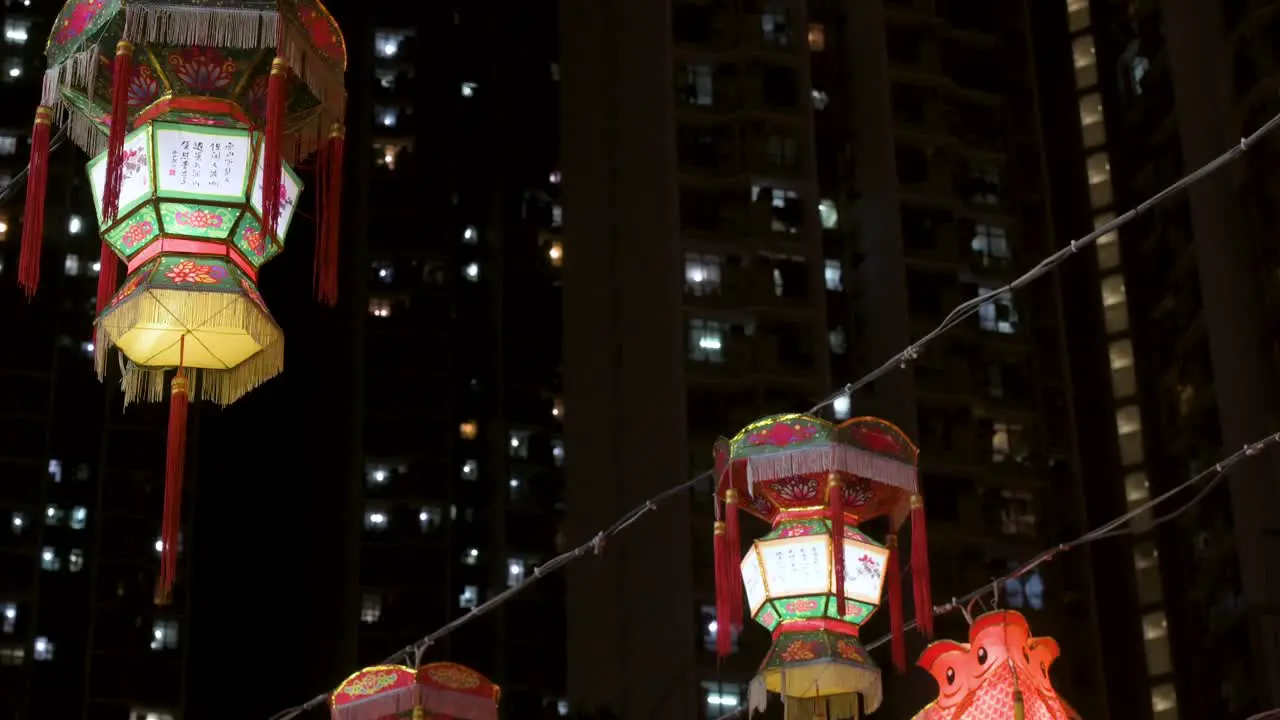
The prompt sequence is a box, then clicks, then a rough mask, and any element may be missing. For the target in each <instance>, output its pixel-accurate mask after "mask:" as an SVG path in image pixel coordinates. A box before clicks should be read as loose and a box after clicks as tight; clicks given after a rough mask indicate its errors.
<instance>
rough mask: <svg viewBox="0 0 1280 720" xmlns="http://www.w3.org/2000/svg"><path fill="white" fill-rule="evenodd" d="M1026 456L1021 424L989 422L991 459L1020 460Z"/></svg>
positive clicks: (996, 460) (997, 460) (998, 460)
mask: <svg viewBox="0 0 1280 720" xmlns="http://www.w3.org/2000/svg"><path fill="white" fill-rule="evenodd" d="M1026 457H1027V443H1026V438H1025V437H1024V436H1023V433H1022V425H1020V424H1017V423H1006V422H993V423H991V461H992V462H1004V461H1005V460H1013V461H1015V462H1022V461H1024V460H1026Z"/></svg>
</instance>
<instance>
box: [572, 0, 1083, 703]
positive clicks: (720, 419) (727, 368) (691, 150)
mask: <svg viewBox="0 0 1280 720" xmlns="http://www.w3.org/2000/svg"><path fill="white" fill-rule="evenodd" d="M979 5H981V7H978V6H979ZM1027 28H1028V16H1027V13H1026V7H1025V6H1024V4H1023V3H1020V2H1007V3H999V8H995V7H991V4H989V3H988V4H982V3H968V2H942V1H941V0H939V1H938V2H933V1H931V0H920V1H914V0H903V1H897V2H881V1H875V2H863V1H861V0H859V1H858V2H816V1H815V2H801V1H799V0H796V1H785V0H780V1H778V2H769V1H760V2H754V1H753V2H740V3H715V2H699V1H697V0H678V1H676V2H670V3H668V2H661V3H645V2H619V3H611V4H600V3H590V2H579V1H578V0H566V1H565V2H563V3H561V39H562V66H563V87H562V93H563V103H562V107H563V108H564V111H563V113H564V126H563V131H562V137H563V138H564V140H563V157H564V163H563V164H564V178H565V227H566V241H565V242H566V244H565V300H564V305H565V368H566V396H567V405H568V407H569V408H570V411H571V413H570V415H569V416H568V418H567V419H566V432H567V442H568V447H569V450H570V457H569V460H568V463H567V472H568V479H567V485H568V488H567V494H568V497H569V517H568V526H569V528H570V530H571V535H572V537H573V539H574V540H575V541H583V540H586V539H589V538H590V537H591V535H592V534H593V533H594V532H595V531H597V530H598V529H599V528H600V526H601V525H602V522H601V520H602V519H603V518H601V514H604V515H605V516H606V517H612V516H616V515H620V514H621V513H623V512H624V511H626V510H627V509H629V508H630V507H632V506H634V505H635V504H636V503H639V502H642V501H643V500H644V499H645V498H646V497H649V496H652V495H654V494H656V493H658V492H659V491H661V490H662V489H665V488H666V487H669V486H670V485H672V484H674V483H676V482H678V481H679V480H680V479H681V478H687V477H690V476H691V475H692V474H693V473H695V472H698V471H702V470H705V469H706V468H707V467H708V466H709V465H710V455H709V450H710V447H711V444H712V442H713V441H714V439H715V437H716V436H717V435H720V434H730V433H733V432H735V431H736V430H737V429H738V428H740V427H742V426H743V425H745V424H746V423H748V422H750V421H751V420H753V419H755V418H757V417H760V416H763V415H766V414H770V413H778V412H794V411H799V410H803V409H804V408H807V407H809V406H811V405H812V404H813V403H814V402H815V401H817V400H819V399H820V398H822V397H824V396H825V395H826V394H827V393H828V392H829V391H830V389H831V388H832V387H833V385H835V384H842V383H845V382H848V381H849V380H851V379H853V378H856V377H858V375H859V374H861V373H863V372H865V371H868V370H870V369H872V368H873V367H875V366H877V365H879V364H880V363H881V362H883V361H884V360H885V359H887V358H888V357H890V356H892V355H893V354H895V353H897V352H898V351H900V350H902V349H903V348H904V347H906V346H907V345H908V343H909V342H910V341H911V340H912V339H913V338H916V337H919V336H920V335H922V334H923V333H924V332H926V331H927V330H929V329H932V327H934V326H935V325H937V324H938V323H939V322H940V321H941V320H942V319H943V317H944V316H945V314H946V313H947V312H948V311H949V310H950V309H951V308H953V307H955V306H956V305H959V304H960V303H961V302H963V301H965V300H968V299H971V298H973V297H975V296H977V295H978V294H980V293H982V292H983V291H985V290H988V289H992V288H997V287H1000V286H1001V285H1002V284H1003V283H1005V282H1008V281H1009V280H1011V279H1013V278H1014V277H1016V275H1017V274H1018V273H1020V272H1022V271H1025V270H1026V269H1028V268H1029V267H1031V266H1032V265H1033V264H1034V263H1035V262H1037V261H1038V260H1039V259H1040V258H1041V257H1043V256H1044V255H1047V254H1048V253H1049V252H1051V251H1052V249H1053V247H1054V246H1053V243H1052V242H1051V241H1050V240H1051V237H1052V236H1051V235H1050V233H1049V230H1050V229H1051V227H1052V225H1053V223H1052V221H1051V214H1050V206H1049V202H1048V191H1049V187H1048V184H1047V179H1048V176H1047V174H1046V172H1045V161H1044V150H1045V147H1046V145H1047V144H1048V143H1047V142H1046V141H1045V140H1044V138H1043V137H1042V134H1041V123H1040V120H1039V117H1040V109H1039V105H1038V102H1037V92H1036V91H1037V89H1038V87H1037V82H1036V77H1035V75H1034V73H1033V72H1032V68H1033V64H1032V62H1031V56H1032V53H1031V46H1030V45H1029V43H1028V38H1027ZM1062 316H1063V308H1062V307H1061V305H1060V303H1059V298H1058V289H1057V287H1056V285H1055V284H1054V283H1053V282H1052V281H1050V280H1048V279H1046V280H1042V281H1041V282H1039V283H1038V284H1034V285H1032V286H1030V287H1028V288H1026V289H1025V290H1023V291H1021V292H1019V293H1018V294H1017V295H1016V296H1014V297H1013V298H1012V299H1001V300H999V301H994V302H990V303H987V304H986V305H984V306H983V307H982V308H981V310H980V312H979V313H978V314H977V317H975V318H974V319H972V320H971V321H969V322H967V323H966V324H965V325H964V326H962V327H959V328H956V329H955V330H954V331H953V332H951V333H950V334H948V335H946V336H944V337H943V338H942V339H940V340H939V341H938V342H937V343H936V344H935V345H931V346H930V347H929V348H928V349H927V350H926V351H925V352H924V353H923V355H922V356H921V358H920V359H919V360H918V361H917V362H914V363H911V365H910V368H909V370H907V371H904V372H898V373H896V374H892V375H890V376H887V377H886V378H884V379H882V380H880V381H878V382H877V383H875V385H874V386H873V387H870V388H867V389H866V390H864V391H863V392H861V393H859V394H858V396H856V397H853V398H842V399H840V400H838V401H837V402H836V403H834V405H833V406H832V407H830V408H829V409H828V410H827V411H826V413H827V414H828V416H829V417H834V418H835V419H845V418H848V417H851V416H854V415H864V414H876V415H880V416H882V417H885V418H887V419H890V420H892V421H893V422H895V423H897V424H899V425H900V426H902V427H903V428H904V429H906V430H907V431H908V433H909V434H911V435H912V436H914V437H915V438H917V439H918V441H919V443H920V445H921V447H922V453H921V467H922V472H923V477H924V488H925V495H926V498H927V505H928V507H929V518H930V532H931V540H932V543H931V546H930V547H931V556H932V565H933V567H934V568H935V577H934V589H935V593H936V597H937V599H938V601H939V602H941V600H942V599H943V598H948V597H951V596H952V595H960V594H963V593H966V592H968V591H970V590H972V589H973V588H975V587H978V586H981V585H983V584H984V583H987V584H989V583H990V582H991V578H992V577H998V576H999V575H1001V574H1003V573H1005V572H1008V571H1009V570H1010V569H1011V567H1012V566H1013V564H1014V563H1017V562H1020V561H1023V560H1025V559H1027V558H1029V557H1031V556H1033V555H1034V554H1035V553H1037V552H1038V551H1039V550H1041V549H1043V548H1045V547H1047V546H1050V545H1052V544H1053V543H1055V542H1057V541H1059V540H1061V539H1066V538H1070V537H1074V536H1075V535H1078V534H1079V533H1081V532H1083V531H1084V529H1085V528H1084V519H1085V518H1084V512H1083V502H1082V496H1081V494H1080V490H1081V484H1080V481H1079V478H1080V463H1079V462H1078V458H1077V453H1076V444H1075V442H1074V429H1073V427H1072V424H1071V422H1070V420H1069V416H1068V410H1069V403H1068V401H1067V398H1066V393H1067V388H1068V384H1067V381H1068V380H1069V377H1068V374H1067V368H1066V365H1065V363H1064V361H1063V355H1064V342H1065V337H1066V336H1065V334H1064V332H1063V324H1062ZM601 477H608V478H611V479H612V482H604V483H602V482H601V480H600V479H601ZM686 524H688V525H689V526H690V527H691V530H690V531H689V532H688V534H686V531H685V527H686ZM710 526H711V507H710V488H709V486H706V485H703V486H700V487H697V488H695V489H694V491H693V492H691V493H690V494H689V495H688V496H687V497H680V498H671V499H668V500H667V501H665V502H664V504H663V506H662V508H661V509H660V510H659V511H658V513H655V514H654V515H651V516H647V517H646V518H645V519H643V520H641V521H640V522H638V523H637V524H636V525H634V526H633V527H632V528H631V529H630V530H629V531H628V533H627V534H626V535H625V536H623V537H621V538H619V539H617V540H615V541H613V542H611V543H610V545H609V546H608V549H607V550H606V553H607V554H608V555H609V559H608V561H607V562H602V563H591V562H585V563H580V564H578V565H575V566H574V567H573V568H571V569H570V570H569V573H570V580H569V618H570V622H569V668H570V673H569V692H570V698H571V702H572V703H573V704H574V705H575V706H581V707H582V708H583V709H590V708H599V707H609V708H611V709H612V710H613V711H614V712H615V713H616V714H618V716H619V717H626V718H632V717H636V718H638V717H647V716H649V715H651V714H653V713H662V714H665V715H669V716H673V717H710V718H714V717H719V716H721V715H724V714H727V713H729V712H732V711H734V710H738V709H741V708H742V705H743V704H744V703H745V684H746V682H747V681H748V680H749V679H750V677H751V676H752V675H753V674H754V670H755V667H754V664H755V661H756V659H757V658H759V657H760V656H761V654H762V653H763V651H764V649H765V647H766V645H767V643H768V637H767V634H766V633H764V632H763V631H762V630H760V629H759V628H755V627H752V628H748V629H747V630H746V631H745V632H744V633H743V634H742V636H741V637H740V638H738V644H739V646H740V648H739V649H740V652H739V653H738V655H736V656H735V657H733V658H731V659H730V660H729V661H728V662H727V663H725V664H723V665H721V666H719V667H717V665H716V663H715V660H714V658H713V655H712V640H713V638H714V634H715V632H716V628H715V627H714V626H713V625H712V624H711V623H710V622H709V621H710V619H711V612H710V605H711V603H712V588H711V580H712V570H711V557H710V543H709V538H710ZM756 529H757V530H758V529H759V528H756ZM1090 569H1091V566H1090V564H1089V562H1088V555H1087V554H1086V553H1076V554H1075V555H1069V556H1066V557H1063V558H1061V559H1059V560H1058V561H1056V562H1054V563H1050V564H1047V565H1045V566H1043V567H1042V568H1040V569H1039V570H1038V571H1037V572H1035V573H1032V574H1030V575H1028V576H1025V577H1023V578H1021V579H1020V580H1019V581H1017V582H1014V583H1009V584H1007V585H1006V586H1004V587H1001V588H998V589H999V590H1000V594H1001V598H1000V603H1001V606H1002V607H1010V606H1013V607H1020V608H1022V609H1024V610H1025V611H1026V612H1028V613H1029V614H1030V616H1031V621H1032V624H1033V627H1034V628H1035V630H1036V632H1038V633H1043V634H1055V635H1057V636H1058V637H1059V638H1060V639H1061V640H1062V642H1063V644H1064V653H1063V660H1062V661H1060V666H1059V669H1058V670H1057V673H1056V677H1057V678H1058V684H1059V687H1060V688H1061V690H1062V691H1063V692H1064V693H1066V694H1067V695H1068V696H1069V697H1071V698H1072V699H1073V702H1074V703H1075V704H1076V705H1077V707H1078V709H1079V710H1080V711H1081V712H1082V713H1083V714H1084V715H1085V716H1096V715H1099V714H1101V713H1104V712H1105V708H1106V707H1107V698H1106V695H1105V693H1102V692H1099V691H1098V688H1100V687H1102V684H1103V683H1102V679H1101V675H1100V672H1099V667H1098V663H1099V658H1100V644H1099V639H1098V636H1097V634H1096V632H1095V627H1096V618H1097V613H1096V608H1095V596H1096V592H1095V588H1094V586H1093V582H1092V578H1091V574H1090ZM987 604H988V606H989V605H990V602H989V600H988V601H987ZM885 630H887V627H886V626H885V624H884V622H883V621H873V622H872V624H871V626H870V627H869V628H868V629H867V637H868V639H869V640H870V639H874V638H875V637H876V635H877V631H885ZM942 631H943V632H945V633H947V634H950V635H957V634H963V632H964V624H963V621H962V620H960V619H959V616H958V615H952V616H948V617H947V618H945V619H944V620H943V621H942ZM601 644H603V645H604V646H606V647H609V648H611V649H612V651H613V652H612V653H610V654H609V656H608V657H607V658H600V657H599V656H598V652H599V648H600V646H601ZM915 649H917V650H918V649H920V646H917V647H916V648H915ZM880 660H881V661H882V662H885V663H886V664H887V657H880ZM887 682H888V683H889V687H888V688H887V689H886V698H887V699H888V703H889V704H887V705H886V706H885V708H884V709H883V710H882V711H881V712H884V713H886V714H887V715H889V716H897V715H905V714H907V713H908V712H910V711H914V710H918V709H919V708H920V707H922V706H923V705H924V704H925V703H926V702H928V700H929V699H930V697H931V696H932V691H933V688H932V682H931V681H930V680H928V678H927V677H924V676H923V675H922V674H919V673H916V674H913V675H910V676H908V677H907V678H905V679H900V678H896V677H891V678H888V679H887Z"/></svg>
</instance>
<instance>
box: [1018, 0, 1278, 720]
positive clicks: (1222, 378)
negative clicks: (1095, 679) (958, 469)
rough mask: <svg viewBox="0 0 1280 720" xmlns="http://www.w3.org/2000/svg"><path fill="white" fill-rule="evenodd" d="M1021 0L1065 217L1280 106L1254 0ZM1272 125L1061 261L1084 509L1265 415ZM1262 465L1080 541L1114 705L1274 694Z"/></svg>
mask: <svg viewBox="0 0 1280 720" xmlns="http://www.w3.org/2000/svg"><path fill="white" fill-rule="evenodd" d="M1035 15H1036V19H1035V21H1034V32H1035V36H1036V38H1037V44H1038V47H1040V48H1041V49H1043V50H1044V52H1043V53H1042V54H1041V66H1040V69H1039V70H1040V73H1039V74H1040V80H1041V84H1042V85H1043V86H1044V88H1046V90H1045V91H1044V92H1042V93H1041V96H1042V98H1043V103H1044V105H1045V108H1046V109H1045V112H1044V118H1045V123H1046V128H1047V131H1046V132H1049V133H1052V134H1053V135H1054V136H1055V137H1057V138H1058V139H1059V142H1057V143H1055V144H1054V147H1052V148H1051V149H1050V151H1051V162H1050V167H1051V168H1052V177H1053V178H1054V182H1053V189H1054V198H1055V216H1056V218H1057V219H1058V220H1059V222H1060V224H1059V231H1060V232H1061V233H1062V234H1063V235H1065V236H1070V235H1080V234H1083V233H1084V232H1087V231H1088V230H1089V229H1090V228H1091V226H1100V225H1101V224H1103V223H1105V222H1107V221H1110V220H1111V219H1113V218H1114V217H1116V216H1117V215H1118V214H1120V213H1122V212H1123V211H1125V210H1127V209H1129V208H1131V207H1133V206H1135V205H1137V204H1138V203H1140V202H1142V201H1144V200H1146V199H1147V198H1149V197H1151V196H1153V195H1155V194H1157V193H1158V192H1160V191H1162V190H1163V189H1164V188H1166V187H1168V186H1169V185H1171V184H1172V183H1174V182H1175V181H1177V180H1178V179H1179V178H1181V177H1182V176H1184V175H1186V174H1188V173H1190V172H1191V171H1193V170H1195V169H1196V168H1198V167H1200V166H1202V165H1204V164H1205V163H1207V162H1209V161H1210V160H1212V159H1213V158H1215V157H1216V156H1218V155H1219V154H1220V153H1222V152H1224V151H1226V150H1227V149H1228V148H1230V147H1231V146H1233V145H1235V144H1237V143H1238V142H1239V139H1240V138H1241V137H1244V136H1247V135H1249V134H1250V133H1252V132H1254V131H1255V130H1257V129H1258V128H1259V127H1260V126H1262V125H1263V124H1264V123H1265V122H1266V121H1268V120H1270V119H1271V118H1272V117H1273V116H1274V115H1275V114H1276V112H1277V111H1278V110H1280V102H1277V98H1276V96H1275V91H1274V87H1273V86H1272V85H1269V84H1268V81H1269V79H1271V78H1273V77H1274V76H1275V74H1276V68H1277V62H1278V57H1277V55H1276V53H1275V49H1274V48H1273V47H1272V44H1271V42H1270V38H1271V36H1272V34H1273V33H1274V30H1275V27H1277V25H1276V23H1277V19H1276V18H1277V16H1276V6H1275V4H1274V3H1267V2H1248V1H1239V2H1226V3H1199V2H1194V1H1186V0H1160V1H1151V2H1132V3H1119V2H1096V1H1095V2H1088V1H1086V0H1073V1H1072V2H1067V3H1066V4H1065V7H1063V6H1062V4H1057V5H1054V4H1053V3H1048V4H1043V5H1040V6H1038V7H1037V8H1036V10H1035ZM1051 89H1052V90H1051ZM1276 142H1277V141H1276V140H1275V139H1274V138H1269V139H1268V140H1267V141H1264V142H1263V143H1262V144H1259V145H1258V146H1255V147H1252V148H1250V149H1249V151H1248V153H1247V155H1246V157H1245V158H1244V159H1242V160H1240V161H1238V162H1237V163H1235V164H1234V165H1232V166H1230V167H1227V168H1225V169H1223V170H1221V171H1219V172H1218V173H1216V174H1215V175H1213V176H1210V177H1208V178H1206V179H1204V180H1202V181H1201V182H1200V183H1198V184H1197V185H1196V186H1195V187H1194V188H1192V189H1191V190H1190V191H1189V192H1187V193H1186V194H1184V195H1182V196H1178V197H1174V198H1171V199H1169V200H1168V201H1166V202H1164V203H1162V204H1161V205H1160V206H1158V207H1156V208H1153V209H1152V210H1151V211H1150V212H1149V213H1147V214H1145V215H1144V216H1141V217H1139V218H1137V219H1135V220H1134V221H1133V222H1132V223H1130V224H1128V225H1126V226H1125V227H1123V228H1122V229H1121V230H1120V232H1118V233H1109V234H1107V235H1105V236H1103V237H1102V238H1101V239H1100V241H1099V243H1098V246H1097V249H1096V251H1091V252H1089V253H1082V254H1083V255H1086V256H1090V257H1086V258H1084V261H1083V262H1079V263H1076V264H1075V265H1073V266H1072V267H1071V268H1070V271H1069V274H1067V271H1064V289H1065V293H1066V294H1065V298H1066V301H1067V303H1068V305H1069V306H1071V307H1073V308H1074V309H1075V310H1076V312H1075V313H1073V314H1072V315H1071V318H1070V320H1071V322H1070V325H1071V327H1070V330H1069V332H1070V333H1071V336H1072V338H1073V342H1072V344H1071V346H1070V348H1069V350H1070V352H1069V357H1070V360H1071V367H1072V370H1073V383H1074V385H1075V387H1076V393H1075V398H1076V399H1075V402H1074V411H1075V412H1074V414H1075V418H1076V422H1077V423H1078V425H1079V427H1080V441H1081V457H1082V458H1083V459H1084V461H1085V472H1084V477H1085V478H1086V479H1087V483H1086V493H1087V495H1088V497H1089V514H1090V519H1091V521H1092V522H1094V523H1097V522H1100V521H1102V520H1105V519H1106V518H1108V517H1114V516H1115V515H1117V514H1119V513H1120V512H1123V511H1124V510H1125V509H1126V508H1132V507H1134V506H1136V505H1138V504H1141V503H1143V502H1145V501H1147V500H1148V499H1149V498H1151V497H1154V496H1156V495H1159V494H1161V493H1164V492H1167V491H1168V490H1170V489H1172V488H1173V487H1175V486H1177V485H1179V484H1180V483H1182V482H1185V481H1186V480H1187V479H1188V478H1189V477H1191V476H1193V475H1195V474H1197V473H1199V472H1201V471H1204V470H1207V469H1211V468H1212V467H1213V465H1214V463H1215V462H1216V461H1217V459H1218V458H1221V457H1223V456H1224V455H1227V454H1230V453H1231V452H1232V451H1234V450H1236V449H1238V448H1240V447H1241V446H1242V445H1243V444H1244V443H1246V442H1251V441H1254V440H1257V439H1259V438H1261V437H1263V436H1265V435H1267V434H1270V433H1274V432H1276V430H1277V426H1276V424H1275V423H1276V418H1277V415H1278V413H1277V409H1278V408H1280V396H1278V395H1277V392H1276V387H1275V386H1274V381H1273V380H1272V378H1271V376H1272V374H1273V373H1272V372H1271V371H1270V370H1269V369H1270V368H1273V367H1275V365H1276V363H1277V361H1280V355H1278V354H1277V348H1278V347H1280V345H1278V344H1277V333H1276V328H1275V325H1274V323H1273V322H1271V321H1269V320H1268V319H1267V318H1268V317H1270V316H1271V315H1272V314H1273V313H1272V312H1270V310H1272V309H1273V308H1274V304H1275V300H1276V297H1277V294H1276V290H1277V284H1276V278H1277V269H1278V268H1280V264H1278V262H1277V260H1278V259H1277V255H1276V253H1275V250H1274V243H1273V242H1271V241H1270V225H1271V219H1272V216H1273V215H1274V209H1273V208H1274V205H1275V203H1274V199H1273V194H1272V188H1273V187H1274V184H1275V182H1274V179H1273V173H1274V170H1273V167H1274V162H1273V159H1274V157H1275V147H1276ZM1092 388H1098V390H1097V391H1094V390H1092ZM1275 468H1276V465H1275V460H1274V455H1273V454H1271V453H1265V454H1262V455H1260V456H1258V457H1254V458H1250V459H1247V460H1246V461H1245V462H1244V463H1242V464H1241V465H1239V466H1238V467H1236V468H1235V469H1233V470H1232V472H1231V475H1230V477H1229V479H1227V480H1226V481H1225V482H1223V483H1222V484H1220V485H1216V486H1215V487H1214V488H1212V489H1209V490H1208V491H1207V492H1206V493H1205V494H1204V495H1203V497H1201V498H1200V499H1199V500H1198V502H1197V504H1196V505H1195V506H1194V507H1192V508H1190V509H1189V510H1187V511H1186V512H1185V513H1182V514H1181V517H1179V518H1177V519H1176V520H1173V521H1170V522H1160V523H1157V522H1156V518H1157V516H1163V515H1165V514H1166V513H1167V512H1169V511H1173V510H1175V509H1176V507H1177V506H1178V505H1179V504H1180V502H1185V501H1189V500H1190V499H1191V498H1192V497H1193V496H1194V495H1195V494H1196V493H1197V492H1199V491H1200V489H1199V488H1197V489H1196V490H1192V491H1188V493H1187V495H1186V496H1185V497H1180V498H1178V499H1174V500H1171V501H1170V503H1169V507H1167V508H1163V509H1162V511H1161V512H1157V513H1143V514H1142V515H1140V516H1138V517H1137V518H1136V519H1135V520H1134V521H1133V523H1131V526H1130V529H1131V530H1132V531H1133V535H1134V536H1133V538H1132V540H1131V542H1130V541H1125V542H1122V543H1117V544H1118V545H1122V546H1123V547H1122V548H1120V549H1122V552H1115V553H1096V554H1095V555H1094V561H1095V570H1094V573H1095V576H1096V577H1100V578H1101V577H1107V578H1111V579H1113V581H1114V582H1111V583H1108V585H1109V587H1108V588H1107V589H1105V590H1103V588H1102V587H1101V585H1100V586H1099V593H1098V608H1099V622H1100V626H1101V628H1102V631H1103V634H1104V637H1106V638H1107V640H1106V646H1107V652H1106V654H1105V657H1104V661H1105V662H1104V665H1103V667H1104V669H1105V671H1106V673H1105V677H1106V679H1107V685H1106V687H1107V693H1108V696H1109V697H1110V699H1111V706H1112V710H1113V712H1114V713H1117V714H1123V715H1125V716H1128V717H1151V718H1154V720H1175V719H1176V718H1179V717H1223V718H1245V717H1248V716H1250V715H1253V714H1255V713H1258V712H1261V711H1263V710H1267V709H1270V708H1273V707H1275V705H1276V704H1277V702H1280V699H1278V698H1277V697H1276V694H1275V693H1276V689H1277V688H1280V674H1278V673H1280V633H1278V631H1277V616H1276V607H1277V598H1278V597H1280V595H1278V594H1277V593H1280V582H1277V578H1276V572H1275V570H1274V565H1275V562H1274V560H1273V559H1272V558H1274V557H1275V551H1276V549H1277V548H1276V545H1275V537H1276V531H1277V529H1278V528H1280V524H1278V522H1277V520H1276V519H1275V513H1274V508H1275V506H1276V491H1275V478H1276V469H1275Z"/></svg>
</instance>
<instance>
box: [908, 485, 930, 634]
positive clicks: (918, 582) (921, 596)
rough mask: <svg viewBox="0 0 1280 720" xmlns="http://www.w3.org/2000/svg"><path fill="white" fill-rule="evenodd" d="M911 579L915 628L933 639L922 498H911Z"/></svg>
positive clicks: (927, 535) (927, 542)
mask: <svg viewBox="0 0 1280 720" xmlns="http://www.w3.org/2000/svg"><path fill="white" fill-rule="evenodd" d="M911 579H912V585H913V588H914V590H915V601H916V626H917V627H919V628H920V632H922V633H924V636H925V637H929V638H931V637H933V589H932V588H931V587H930V584H929V534H928V531H927V530H926V529H925V517H924V498H922V497H920V496H919V495H912V496H911Z"/></svg>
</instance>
